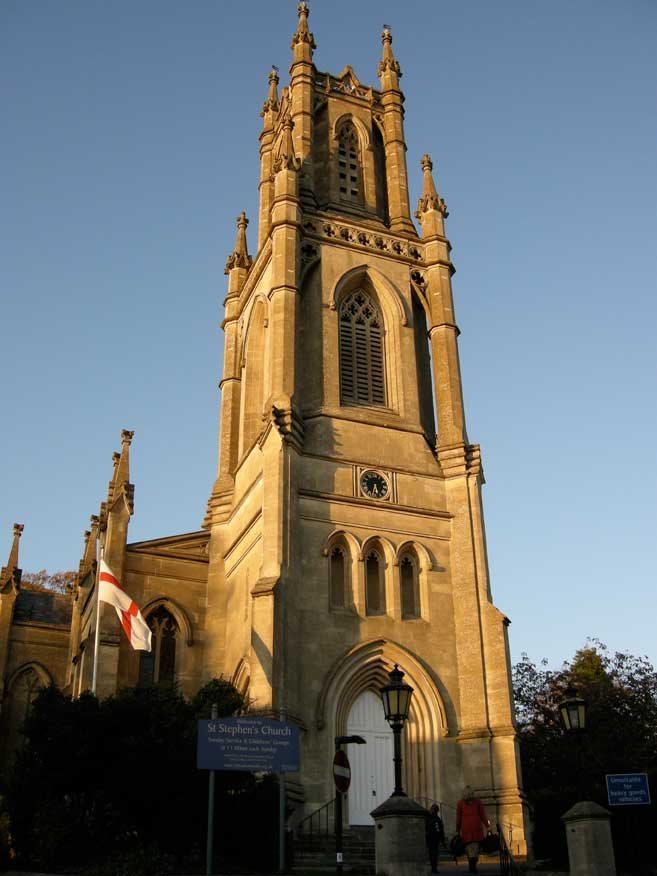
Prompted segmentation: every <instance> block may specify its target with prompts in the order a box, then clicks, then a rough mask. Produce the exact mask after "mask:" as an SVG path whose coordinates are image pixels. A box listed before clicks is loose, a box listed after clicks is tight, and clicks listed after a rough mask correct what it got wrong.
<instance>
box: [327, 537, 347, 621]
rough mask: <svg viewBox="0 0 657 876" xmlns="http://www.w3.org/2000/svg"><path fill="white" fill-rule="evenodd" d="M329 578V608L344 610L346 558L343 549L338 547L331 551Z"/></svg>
mask: <svg viewBox="0 0 657 876" xmlns="http://www.w3.org/2000/svg"><path fill="white" fill-rule="evenodd" d="M329 576H330V600H331V608H344V607H345V604H346V599H345V594H346V590H347V557H346V555H345V550H344V548H343V547H342V546H340V545H337V546H336V547H334V548H333V550H332V551H331V554H330V561H329Z"/></svg>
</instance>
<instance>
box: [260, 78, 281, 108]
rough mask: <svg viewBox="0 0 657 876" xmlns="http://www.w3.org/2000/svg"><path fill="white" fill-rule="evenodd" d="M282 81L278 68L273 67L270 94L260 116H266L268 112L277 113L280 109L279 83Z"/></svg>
mask: <svg viewBox="0 0 657 876" xmlns="http://www.w3.org/2000/svg"><path fill="white" fill-rule="evenodd" d="M279 82H280V79H279V78H278V67H272V68H271V72H270V74H269V94H268V95H267V100H266V101H265V102H264V103H263V105H262V112H261V114H260V115H262V116H264V114H265V113H267V112H276V110H277V109H278V107H279V102H278V83H279Z"/></svg>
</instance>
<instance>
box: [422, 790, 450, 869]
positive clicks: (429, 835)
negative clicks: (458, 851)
mask: <svg viewBox="0 0 657 876" xmlns="http://www.w3.org/2000/svg"><path fill="white" fill-rule="evenodd" d="M439 812H440V809H439V808H438V804H437V803H433V804H432V806H431V809H430V810H429V815H427V820H426V824H425V826H424V830H425V836H426V839H427V848H428V849H429V861H430V862H431V872H432V873H437V872H438V849H439V847H440V846H441V845H445V828H444V826H443V820H442V818H441V817H440V815H439Z"/></svg>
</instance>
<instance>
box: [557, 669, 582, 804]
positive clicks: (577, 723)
mask: <svg viewBox="0 0 657 876" xmlns="http://www.w3.org/2000/svg"><path fill="white" fill-rule="evenodd" d="M559 716H560V718H561V723H562V725H563V728H564V730H565V731H566V733H569V734H572V735H573V736H575V737H576V738H575V744H576V748H575V758H576V761H575V769H576V770H577V799H578V801H579V800H581V799H582V796H583V792H584V788H583V783H582V736H581V734H582V732H583V731H584V730H585V728H586V701H585V700H583V699H581V697H578V696H577V691H576V690H575V688H574V687H573V686H572V685H569V686H568V687H567V688H566V690H565V691H564V698H563V700H562V701H561V702H560V703H559Z"/></svg>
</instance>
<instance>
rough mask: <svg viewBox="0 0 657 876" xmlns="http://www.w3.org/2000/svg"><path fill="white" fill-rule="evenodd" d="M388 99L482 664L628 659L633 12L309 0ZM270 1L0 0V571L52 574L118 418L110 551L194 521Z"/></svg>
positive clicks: (637, 229) (72, 540)
mask: <svg viewBox="0 0 657 876" xmlns="http://www.w3.org/2000/svg"><path fill="white" fill-rule="evenodd" d="M384 22H385V23H387V24H389V25H390V27H391V28H392V32H393V37H394V44H393V48H394V51H395V53H396V56H397V58H398V60H399V61H400V63H401V66H402V70H403V72H404V76H403V78H402V81H401V85H402V88H403V89H404V91H405V94H406V136H407V143H408V163H409V172H410V178H411V199H412V205H413V206H414V204H415V202H416V200H417V197H418V195H419V190H420V185H421V171H420V166H419V159H420V156H421V155H422V154H423V153H424V152H429V153H430V154H431V155H432V158H433V160H434V175H435V178H436V182H437V185H438V188H439V191H440V193H441V195H442V196H443V197H444V198H445V199H446V201H447V204H448V206H449V209H450V217H449V219H448V222H447V230H448V235H449V237H450V239H451V241H452V244H453V247H454V249H453V259H454V263H455V265H456V269H457V273H456V275H455V277H454V292H455V304H456V308H457V311H456V312H457V321H458V323H459V326H460V328H461V331H462V334H461V337H460V350H461V359H462V372H463V383H464V394H465V402H466V412H467V416H468V431H469V437H470V440H471V441H473V442H478V443H480V444H481V446H482V453H483V461H484V468H485V473H486V478H487V485H486V486H485V488H484V503H485V506H484V507H485V513H486V525H487V535H488V546H489V559H490V569H491V579H492V588H493V595H494V599H495V603H496V604H497V605H498V607H499V608H500V609H501V610H502V611H503V612H505V613H506V614H508V615H509V617H510V618H511V620H512V622H513V623H512V626H511V628H510V637H511V648H512V656H513V658H514V659H518V658H519V656H520V654H521V652H523V651H526V652H528V653H529V655H530V656H531V657H533V658H534V659H540V658H541V657H543V656H545V657H547V658H548V660H549V661H550V663H551V664H552V665H558V664H559V663H560V662H561V661H562V660H563V659H566V658H569V657H571V656H572V654H573V652H574V651H575V650H576V649H577V648H578V647H580V646H581V645H583V644H584V643H585V641H586V638H587V636H592V637H594V636H597V637H599V638H601V639H602V640H603V641H605V642H606V643H607V644H608V645H609V647H610V648H612V649H614V650H628V651H630V652H633V653H636V654H644V653H645V654H647V655H648V656H649V657H650V658H651V659H652V660H653V662H655V663H657V641H656V634H655V630H656V620H655V618H656V609H657V604H656V603H657V586H656V580H655V567H656V563H655V541H656V534H655V533H656V528H655V524H656V523H657V520H656V516H657V515H656V513H655V509H656V500H655V495H656V489H655V488H656V486H657V485H656V477H655V471H656V465H655V462H656V460H655V438H656V431H657V430H656V419H657V416H656V409H655V388H656V381H655V376H656V374H655V329H656V325H657V319H656V316H657V313H656V311H657V305H656V303H655V302H656V292H657V289H656V282H655V279H656V272H655V251H656V249H657V245H656V243H657V235H656V232H657V227H656V226H657V222H656V208H655V204H656V195H657V172H656V163H655V154H656V146H657V125H656V121H655V82H656V81H657V80H656V73H657V63H656V60H655V58H656V55H657V53H656V52H655V45H656V44H657V6H655V3H654V0H575V2H573V0H551V2H541V3H539V2H537V0H499V2H494V3H493V2H490V0H460V2H458V3H454V2H446V0H434V2H422V3H420V2H416V0H407V2H405V3H398V2H391V0H378V2H373V0H360V2H358V3H354V2H353V0H351V2H347V0H330V2H329V0H315V2H313V3H311V19H310V23H311V29H312V30H313V32H314V34H315V39H316V42H317V50H316V52H315V63H316V64H317V67H318V68H319V69H320V70H322V71H327V70H329V71H331V72H333V73H339V72H340V71H341V70H342V69H343V68H344V66H345V65H346V64H351V65H352V66H353V67H354V69H355V70H356V73H357V75H358V76H359V77H360V79H361V81H363V82H366V83H372V84H374V85H378V82H377V79H376V67H377V63H378V59H379V57H380V50H381V44H380V32H381V27H382V25H383V23H384ZM295 27H296V2H294V0H277V2H271V0H269V2H264V0H250V2H248V3H235V4H232V3H230V4H229V3H228V2H223V0H221V2H219V0H214V2H210V0H189V2H181V0H178V2H172V0H157V2H156V0H139V2H138V3H134V2H128V0H112V2H106V0H76V2H74V0H62V2H52V0H51V2H42V3H26V2H24V0H4V2H3V3H2V5H1V8H0V105H1V106H2V120H1V122H0V127H1V129H2V134H1V139H0V142H1V143H2V145H1V147H0V157H1V161H0V168H1V170H0V172H1V174H2V178H1V180H0V276H1V286H0V288H1V290H2V305H1V308H0V326H1V330H0V336H1V337H2V341H3V344H2V347H3V356H2V381H1V384H0V385H1V387H2V388H1V398H0V411H1V416H0V419H1V422H2V429H1V430H0V450H1V454H0V459H1V470H0V563H4V562H6V556H7V553H8V551H9V546H10V543H11V527H12V523H13V522H14V521H19V522H22V523H24V524H25V532H24V535H23V539H22V543H21V565H22V567H23V569H24V570H29V571H35V570H37V569H40V568H44V567H45V568H47V569H48V570H50V571H55V570H60V569H67V568H76V567H77V563H78V561H79V559H80V556H81V551H82V533H83V531H84V529H85V528H87V526H88V522H89V515H90V514H93V513H96V512H97V510H98V506H99V503H100V501H101V500H102V499H104V498H105V496H106V491H107V482H108V480H109V477H110V474H111V471H112V463H111V454H112V452H113V451H114V450H116V449H118V448H119V446H120V431H121V429H122V428H129V429H134V430H135V438H134V442H133V446H132V480H133V482H134V483H135V487H136V491H135V516H134V517H133V520H132V523H131V527H130V539H131V540H133V541H136V540H140V539H146V538H151V537H157V536H162V535H169V534H174V533H178V532H188V531H193V530H196V529H198V528H199V527H200V523H201V520H202V517H203V514H204V510H205V503H206V500H207V497H208V495H209V491H210V488H211V485H212V482H213V479H214V476H215V467H216V448H217V423H218V406H219V393H218V389H217V381H218V379H219V377H220V373H221V363H222V343H223V339H222V333H221V330H220V322H221V318H222V302H223V297H224V293H225V277H224V275H223V267H224V262H225V259H226V256H227V254H228V253H229V252H230V251H231V249H232V246H233V242H234V239H235V217H236V216H237V215H238V213H239V212H240V211H241V210H242V209H244V210H246V212H247V215H248V216H250V217H251V218H252V220H253V221H252V223H251V226H250V229H249V235H250V236H249V240H250V245H251V249H252V250H253V248H254V241H255V238H256V227H255V225H256V221H255V217H256V214H257V183H258V173H259V159H258V146H259V144H258V134H259V131H260V126H261V119H260V117H259V111H260V108H261V106H262V102H263V100H264V99H265V97H266V91H267V75H268V72H269V70H270V67H271V65H272V64H276V65H278V66H279V67H280V69H281V79H282V81H281V86H282V85H284V84H285V83H286V81H287V70H288V67H289V63H290V58H291V52H290V48H289V47H290V37H291V34H292V33H293V31H294V29H295Z"/></svg>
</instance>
